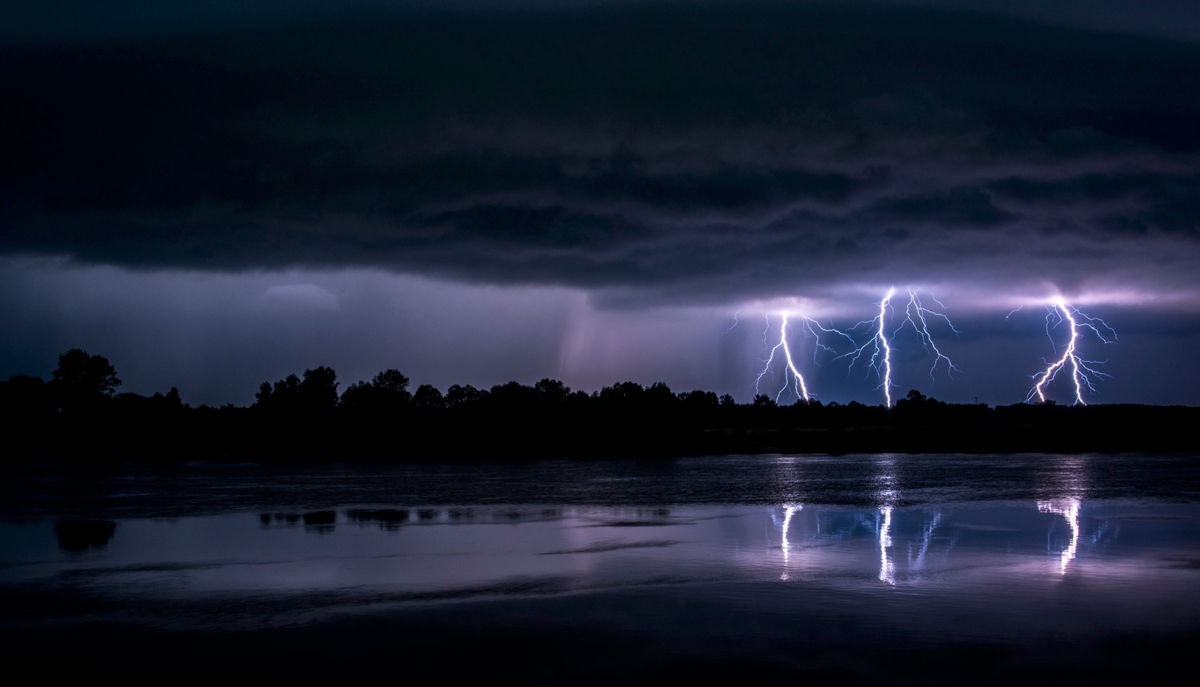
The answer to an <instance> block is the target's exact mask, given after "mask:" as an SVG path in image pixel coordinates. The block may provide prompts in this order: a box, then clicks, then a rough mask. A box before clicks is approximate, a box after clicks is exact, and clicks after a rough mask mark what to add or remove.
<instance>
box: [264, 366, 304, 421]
mask: <svg viewBox="0 0 1200 687" xmlns="http://www.w3.org/2000/svg"><path fill="white" fill-rule="evenodd" d="M270 407H271V409H272V410H275V411H282V412H288V411H294V410H296V409H297V408H299V407H300V378H299V377H297V376H296V375H288V376H286V377H284V378H283V379H281V380H279V381H278V382H275V386H273V387H272V388H271V405H270Z"/></svg>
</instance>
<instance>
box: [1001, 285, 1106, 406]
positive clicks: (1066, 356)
mask: <svg viewBox="0 0 1200 687" xmlns="http://www.w3.org/2000/svg"><path fill="white" fill-rule="evenodd" d="M1010 314H1011V313H1010ZM1077 316H1078V318H1079V319H1076V317H1077ZM1064 322H1066V323H1067V325H1068V327H1069V329H1070V330H1071V338H1070V340H1068V341H1067V346H1066V348H1065V349H1063V354H1062V357H1060V358H1059V359H1058V360H1055V361H1054V362H1050V361H1048V360H1046V359H1045V358H1043V359H1042V362H1044V363H1046V366H1047V367H1046V369H1045V370H1042V371H1041V372H1039V373H1037V374H1035V375H1033V377H1032V379H1034V380H1035V382H1036V384H1034V387H1033V389H1030V391H1029V395H1028V396H1026V397H1025V402H1026V403H1028V402H1030V401H1032V400H1033V397H1034V396H1037V397H1038V400H1039V401H1040V402H1042V403H1045V402H1046V387H1047V386H1048V385H1049V384H1050V382H1052V381H1054V379H1055V377H1057V376H1058V373H1059V372H1061V371H1062V370H1064V369H1066V368H1067V367H1070V368H1071V381H1072V382H1073V383H1074V384H1075V403H1074V404H1073V405H1087V403H1085V402H1084V400H1083V388H1084V387H1087V388H1088V389H1089V390H1090V391H1095V390H1096V388H1095V387H1094V386H1092V378H1091V377H1089V376H1088V375H1092V376H1095V377H1108V378H1110V379H1111V378H1112V375H1109V374H1105V373H1103V372H1100V371H1099V370H1096V369H1093V368H1092V367H1089V366H1090V365H1102V364H1104V361H1102V360H1084V359H1083V358H1081V357H1079V352H1078V345H1079V333H1080V332H1079V330H1080V328H1081V327H1086V328H1088V329H1091V330H1092V332H1093V333H1094V334H1095V335H1096V337H1097V338H1099V339H1100V340H1101V341H1103V342H1104V343H1106V344H1110V343H1116V341H1117V331H1116V330H1115V329H1113V328H1112V327H1110V326H1108V323H1107V322H1105V321H1104V320H1102V319H1100V318H1098V317H1091V316H1090V315H1087V314H1086V313H1084V312H1082V311H1080V310H1079V309H1078V308H1076V307H1075V306H1073V305H1070V304H1069V303H1067V302H1066V301H1064V300H1063V299H1062V298H1057V299H1055V301H1054V303H1053V304H1052V305H1050V306H1048V307H1047V310H1046V336H1048V337H1050V345H1051V346H1054V347H1055V349H1057V348H1058V346H1057V345H1056V344H1055V343H1054V336H1053V335H1052V333H1051V331H1050V330H1052V329H1054V328H1056V327H1058V326H1059V325H1060V324H1062V323H1064ZM1101 327H1103V328H1104V329H1105V330H1107V331H1108V332H1109V333H1110V334H1112V338H1111V339H1110V338H1109V337H1107V336H1105V334H1104V332H1102V331H1101Z"/></svg>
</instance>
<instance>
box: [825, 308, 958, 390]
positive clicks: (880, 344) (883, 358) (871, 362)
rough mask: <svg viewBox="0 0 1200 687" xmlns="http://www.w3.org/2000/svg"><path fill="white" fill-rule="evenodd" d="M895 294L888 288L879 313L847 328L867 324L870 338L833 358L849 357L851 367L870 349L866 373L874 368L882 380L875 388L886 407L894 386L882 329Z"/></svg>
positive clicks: (885, 334)
mask: <svg viewBox="0 0 1200 687" xmlns="http://www.w3.org/2000/svg"><path fill="white" fill-rule="evenodd" d="M895 294H896V289H895V288H891V289H888V292H887V295H886V296H884V297H883V300H882V301H880V302H879V314H878V315H876V316H875V317H873V318H871V319H869V320H863V321H862V322H859V323H858V324H856V325H854V326H853V327H851V328H850V329H849V330H847V331H854V330H855V329H858V328H859V327H861V326H863V325H868V326H869V327H870V328H871V330H873V331H874V332H875V333H874V334H873V335H872V336H871V338H870V339H868V340H867V342H866V343H865V344H863V345H861V346H859V347H858V348H856V349H854V350H853V351H850V352H849V353H844V354H842V355H839V356H838V357H837V358H835V360H838V359H841V358H850V368H851V369H853V368H854V364H855V363H857V362H858V359H859V358H861V357H862V355H863V353H864V352H865V351H866V350H867V349H868V348H869V349H871V356H870V358H868V363H867V374H868V375H869V374H870V373H871V372H870V371H871V370H874V371H875V374H877V375H879V378H880V379H881V380H882V381H881V382H880V384H879V386H878V387H875V388H876V389H878V388H880V387H882V388H883V397H884V399H885V400H886V402H887V407H889V408H890V407H891V406H892V386H894V385H893V384H892V347H891V344H889V343H888V339H887V332H886V331H885V330H884V323H885V321H886V320H887V311H888V308H889V307H890V305H891V301H892V296H894V295H895ZM914 326H915V325H914ZM935 364H936V363H935Z"/></svg>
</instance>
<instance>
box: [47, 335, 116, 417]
mask: <svg viewBox="0 0 1200 687" xmlns="http://www.w3.org/2000/svg"><path fill="white" fill-rule="evenodd" d="M53 377H54V379H53V381H52V382H51V383H52V384H53V385H54V387H55V393H56V396H57V397H58V399H59V403H60V404H61V405H60V407H71V406H80V405H91V404H95V403H98V402H100V401H103V400H106V399H108V398H111V397H112V395H113V392H114V391H115V390H116V388H117V387H118V386H120V385H121V380H120V379H119V378H118V377H117V370H116V368H114V367H113V366H112V364H111V363H110V362H108V358H105V357H104V356H102V355H89V354H88V352H87V351H85V350H83V349H82V348H72V349H71V350H69V351H67V352H66V353H63V354H61V355H59V356H58V368H57V369H55V370H54V373H53Z"/></svg>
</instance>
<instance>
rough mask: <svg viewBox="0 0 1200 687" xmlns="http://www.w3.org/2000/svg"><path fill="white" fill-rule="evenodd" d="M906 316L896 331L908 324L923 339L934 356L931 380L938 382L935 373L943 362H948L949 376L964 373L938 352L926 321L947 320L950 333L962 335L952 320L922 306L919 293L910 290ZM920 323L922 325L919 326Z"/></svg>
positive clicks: (939, 303) (938, 302)
mask: <svg viewBox="0 0 1200 687" xmlns="http://www.w3.org/2000/svg"><path fill="white" fill-rule="evenodd" d="M929 298H930V300H932V301H933V302H934V303H937V304H938V306H939V307H941V309H942V310H949V308H947V307H946V306H945V304H943V303H942V302H941V301H939V300H938V299H937V298H934V297H933V296H932V295H930V296H929ZM904 315H905V317H904V321H903V322H901V323H900V328H899V329H897V330H896V331H899V330H900V329H903V328H904V325H906V324H911V325H912V328H913V329H914V330H916V332H917V335H918V336H920V337H921V344H922V345H924V346H925V352H926V353H932V354H933V355H934V358H933V367H931V368H929V377H930V379H932V380H933V381H934V382H937V378H936V377H934V376H933V373H934V372H935V371H937V366H938V363H940V362H942V361H943V360H945V361H946V374H947V375H949V376H951V377H952V376H953V373H955V372H962V370H960V369H958V368H957V367H955V366H954V362H953V361H951V360H950V359H949V358H947V357H946V356H945V355H943V354H942V352H941V351H939V350H938V347H937V344H935V343H934V342H933V337H932V336H930V335H929V321H928V320H926V319H925V316H926V315H928V316H930V317H940V318H942V319H943V320H945V321H946V324H947V325H949V327H950V331H952V332H954V334H955V335H956V336H957V335H958V334H961V333H962V332H960V331H958V330H957V329H955V328H954V323H953V322H951V321H950V318H949V317H947V316H946V314H945V313H942V312H938V311H936V310H930V309H929V308H926V307H925V306H924V305H922V304H921V299H920V298H919V297H918V296H917V292H916V291H913V290H912V289H909V290H908V305H906V306H904ZM918 322H920V325H918V324H917V323H918Z"/></svg>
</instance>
